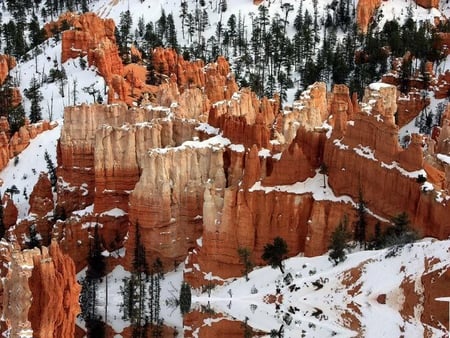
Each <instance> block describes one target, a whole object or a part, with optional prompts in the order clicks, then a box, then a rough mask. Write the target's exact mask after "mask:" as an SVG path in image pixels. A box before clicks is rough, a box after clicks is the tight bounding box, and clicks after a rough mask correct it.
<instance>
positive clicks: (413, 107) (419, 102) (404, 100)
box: [397, 92, 430, 128]
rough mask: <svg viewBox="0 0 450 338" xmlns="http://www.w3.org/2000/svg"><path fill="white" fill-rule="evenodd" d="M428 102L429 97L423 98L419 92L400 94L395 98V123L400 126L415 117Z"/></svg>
mask: <svg viewBox="0 0 450 338" xmlns="http://www.w3.org/2000/svg"><path fill="white" fill-rule="evenodd" d="M429 104H430V98H428V97H427V98H424V97H422V95H420V93H419V92H410V93H408V95H400V96H399V97H398V99H397V125H398V126H399V127H400V128H401V127H403V126H404V125H406V124H408V123H409V122H411V121H412V120H413V119H414V118H416V117H417V116H418V115H419V113H420V112H421V111H422V110H423V109H424V108H425V107H427V106H428V105H429Z"/></svg>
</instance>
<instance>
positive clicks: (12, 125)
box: [8, 104, 25, 135]
mask: <svg viewBox="0 0 450 338" xmlns="http://www.w3.org/2000/svg"><path fill="white" fill-rule="evenodd" d="M8 123H9V131H10V133H11V135H14V133H15V132H17V131H19V129H20V127H22V126H23V125H25V109H23V106H22V104H19V105H18V106H17V107H14V108H10V109H9V112H8Z"/></svg>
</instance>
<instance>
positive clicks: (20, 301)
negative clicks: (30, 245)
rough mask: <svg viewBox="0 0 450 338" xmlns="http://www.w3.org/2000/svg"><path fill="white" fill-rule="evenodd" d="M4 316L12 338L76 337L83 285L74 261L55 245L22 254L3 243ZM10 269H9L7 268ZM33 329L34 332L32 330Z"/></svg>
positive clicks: (10, 245)
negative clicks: (29, 337) (79, 283)
mask: <svg viewBox="0 0 450 338" xmlns="http://www.w3.org/2000/svg"><path fill="white" fill-rule="evenodd" d="M0 244H1V249H0V251H1V257H2V261H3V262H5V263H8V264H6V265H5V264H4V265H3V268H2V272H1V273H2V276H3V284H2V290H1V291H2V295H3V304H2V310H3V311H2V315H3V318H8V321H7V323H6V327H7V329H8V330H10V333H9V334H10V335H11V336H14V337H19V336H23V335H28V334H30V332H32V334H33V337H50V336H52V337H53V336H55V337H73V336H74V332H75V320H76V315H77V314H78V313H79V310H80V309H79V305H78V297H79V293H80V286H79V285H78V283H77V282H76V275H75V267H74V264H73V261H72V260H71V259H70V257H68V256H67V255H64V254H62V252H61V250H60V249H59V246H58V244H57V243H56V242H52V244H51V245H50V246H49V247H48V248H47V247H42V248H41V250H39V249H37V248H36V249H32V250H24V251H20V249H19V248H16V247H14V245H13V244H9V243H6V242H2V243H0ZM6 266H7V268H5V267H6ZM31 330H32V331H31Z"/></svg>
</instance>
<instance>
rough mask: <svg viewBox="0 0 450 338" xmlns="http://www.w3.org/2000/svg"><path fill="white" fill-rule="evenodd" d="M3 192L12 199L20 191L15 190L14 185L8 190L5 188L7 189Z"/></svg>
mask: <svg viewBox="0 0 450 338" xmlns="http://www.w3.org/2000/svg"><path fill="white" fill-rule="evenodd" d="M5 192H6V193H8V194H10V195H11V197H12V196H13V195H14V194H20V190H19V189H18V188H17V186H16V185H15V184H13V185H12V186H11V187H10V188H7V189H6V190H5Z"/></svg>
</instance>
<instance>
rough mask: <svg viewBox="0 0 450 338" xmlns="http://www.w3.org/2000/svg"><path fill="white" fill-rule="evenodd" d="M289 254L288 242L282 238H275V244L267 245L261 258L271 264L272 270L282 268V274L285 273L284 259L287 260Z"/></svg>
mask: <svg viewBox="0 0 450 338" xmlns="http://www.w3.org/2000/svg"><path fill="white" fill-rule="evenodd" d="M287 253H288V246H287V243H286V241H285V240H284V239H283V238H281V237H275V238H274V240H273V243H267V244H266V245H265V246H264V252H263V254H262V256H261V258H262V259H263V260H265V261H266V262H267V263H269V264H270V266H271V267H272V268H274V269H276V268H280V271H281V273H284V267H283V259H285V258H286V254H287Z"/></svg>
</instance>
